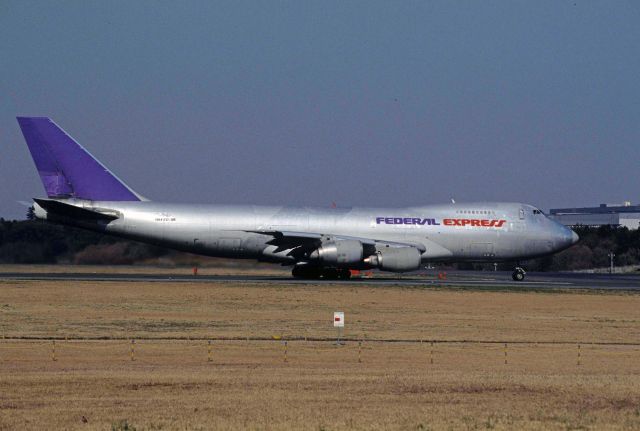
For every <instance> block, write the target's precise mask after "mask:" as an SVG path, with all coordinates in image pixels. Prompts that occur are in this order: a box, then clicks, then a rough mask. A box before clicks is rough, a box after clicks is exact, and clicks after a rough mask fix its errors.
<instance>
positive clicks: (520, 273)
mask: <svg viewBox="0 0 640 431" xmlns="http://www.w3.org/2000/svg"><path fill="white" fill-rule="evenodd" d="M524 275H525V272H524V269H522V268H516V269H515V270H514V271H513V274H511V278H513V281H522V280H524Z"/></svg>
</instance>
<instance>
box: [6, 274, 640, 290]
mask: <svg viewBox="0 0 640 431" xmlns="http://www.w3.org/2000/svg"><path fill="white" fill-rule="evenodd" d="M0 280H68V281H96V282H98V281H120V282H159V283H161V282H201V283H210V282H217V283H225V282H226V283H231V282H234V283H265V284H291V285H296V284H344V285H358V284H369V285H385V286H389V285H391V286H393V285H399V286H425V287H427V286H447V287H455V286H460V287H469V288H474V287H476V288H483V287H486V288H489V287H497V288H525V289H603V290H640V275H623V274H620V275H617V274H615V275H609V274H583V273H579V274H578V273H528V274H527V278H526V280H525V281H522V282H514V281H512V280H511V274H510V273H509V272H480V271H452V272H447V273H446V279H438V277H437V273H424V274H416V275H410V276H403V277H396V278H390V277H386V276H385V277H377V278H376V277H374V278H354V279H351V280H303V279H294V278H290V277H277V276H259V275H198V276H193V275H184V274H126V273H121V274H100V273H25V272H4V273H0Z"/></svg>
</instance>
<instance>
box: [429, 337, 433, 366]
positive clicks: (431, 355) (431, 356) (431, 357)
mask: <svg viewBox="0 0 640 431" xmlns="http://www.w3.org/2000/svg"><path fill="white" fill-rule="evenodd" d="M429 362H430V363H431V365H433V341H431V350H430V352H429Z"/></svg>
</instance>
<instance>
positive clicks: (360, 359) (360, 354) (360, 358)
mask: <svg viewBox="0 0 640 431" xmlns="http://www.w3.org/2000/svg"><path fill="white" fill-rule="evenodd" d="M358 362H360V363H361V362H362V340H360V341H358Z"/></svg>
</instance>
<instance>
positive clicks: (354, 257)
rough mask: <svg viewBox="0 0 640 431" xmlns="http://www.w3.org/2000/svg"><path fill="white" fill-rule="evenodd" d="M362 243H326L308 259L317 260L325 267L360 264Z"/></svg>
mask: <svg viewBox="0 0 640 431" xmlns="http://www.w3.org/2000/svg"><path fill="white" fill-rule="evenodd" d="M362 255H363V249H362V243H361V242H360V241H357V240H352V239H345V240H338V241H327V242H325V243H324V244H322V245H321V246H320V247H318V248H317V249H316V250H314V251H313V252H312V253H311V255H309V257H310V258H311V259H317V260H319V261H320V262H322V263H323V264H325V265H337V266H341V265H349V264H354V263H360V262H362Z"/></svg>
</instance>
